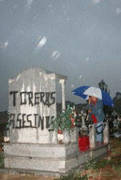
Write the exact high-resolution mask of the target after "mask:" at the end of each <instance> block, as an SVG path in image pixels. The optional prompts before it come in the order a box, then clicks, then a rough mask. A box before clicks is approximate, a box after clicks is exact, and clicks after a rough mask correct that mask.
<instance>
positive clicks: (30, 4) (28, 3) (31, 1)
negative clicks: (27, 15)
mask: <svg viewBox="0 0 121 180" xmlns="http://www.w3.org/2000/svg"><path fill="white" fill-rule="evenodd" d="M33 1H34V0H27V4H26V6H27V8H31V6H32V3H33Z"/></svg>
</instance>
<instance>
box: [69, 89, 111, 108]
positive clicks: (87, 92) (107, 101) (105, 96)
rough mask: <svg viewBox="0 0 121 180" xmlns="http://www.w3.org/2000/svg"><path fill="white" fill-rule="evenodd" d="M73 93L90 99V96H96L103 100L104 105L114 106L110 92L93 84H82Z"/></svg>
mask: <svg viewBox="0 0 121 180" xmlns="http://www.w3.org/2000/svg"><path fill="white" fill-rule="evenodd" d="M72 93H73V94H74V95H76V96H80V97H82V98H83V99H88V97H89V96H94V97H96V98H98V99H100V100H102V101H103V104H104V105H107V106H113V105H114V104H113V100H112V98H111V96H110V95H109V93H107V92H105V91H103V90H101V89H100V88H97V87H91V86H80V87H78V88H76V89H74V90H73V91H72Z"/></svg>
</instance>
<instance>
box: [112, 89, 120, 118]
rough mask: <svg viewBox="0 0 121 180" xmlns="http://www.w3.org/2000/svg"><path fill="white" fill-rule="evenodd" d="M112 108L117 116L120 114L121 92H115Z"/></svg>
mask: <svg viewBox="0 0 121 180" xmlns="http://www.w3.org/2000/svg"><path fill="white" fill-rule="evenodd" d="M113 102H114V110H115V111H116V112H117V114H118V115H119V116H121V93H120V92H117V93H116V95H115V97H114V99H113Z"/></svg>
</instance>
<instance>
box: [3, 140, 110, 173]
mask: <svg viewBox="0 0 121 180" xmlns="http://www.w3.org/2000/svg"><path fill="white" fill-rule="evenodd" d="M107 151H108V144H106V145H102V146H100V147H98V148H95V149H92V150H88V151H86V152H81V153H80V152H79V151H78V145H77V144H76V143H70V144H31V143H30V144H29V143H5V144H4V167H5V168H6V169H9V170H11V171H12V170H14V171H17V172H22V171H23V172H24V173H25V172H28V171H30V172H35V174H36V173H40V174H43V173H44V174H53V175H54V174H55V175H56V174H66V173H68V172H69V171H70V170H72V169H75V168H78V167H81V166H83V164H84V163H86V162H87V161H89V160H91V159H95V158H99V157H100V156H103V155H105V154H106V153H107Z"/></svg>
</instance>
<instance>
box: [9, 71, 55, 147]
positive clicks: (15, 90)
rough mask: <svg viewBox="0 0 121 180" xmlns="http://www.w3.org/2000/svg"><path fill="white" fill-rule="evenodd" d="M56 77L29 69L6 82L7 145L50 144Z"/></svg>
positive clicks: (52, 74)
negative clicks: (7, 84) (8, 142)
mask: <svg viewBox="0 0 121 180" xmlns="http://www.w3.org/2000/svg"><path fill="white" fill-rule="evenodd" d="M55 78H56V77H55V74H54V73H47V72H45V71H44V70H42V69H40V68H38V69H37V68H36V69H29V70H27V71H24V72H22V73H21V74H19V75H18V76H17V77H16V78H14V79H10V80H9V122H10V142H12V143H15V142H18V143H44V144H45V143H49V141H50V139H49V131H48V127H49V124H50V121H51V120H52V118H53V117H55V116H56V92H55V91H56V90H55Z"/></svg>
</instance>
